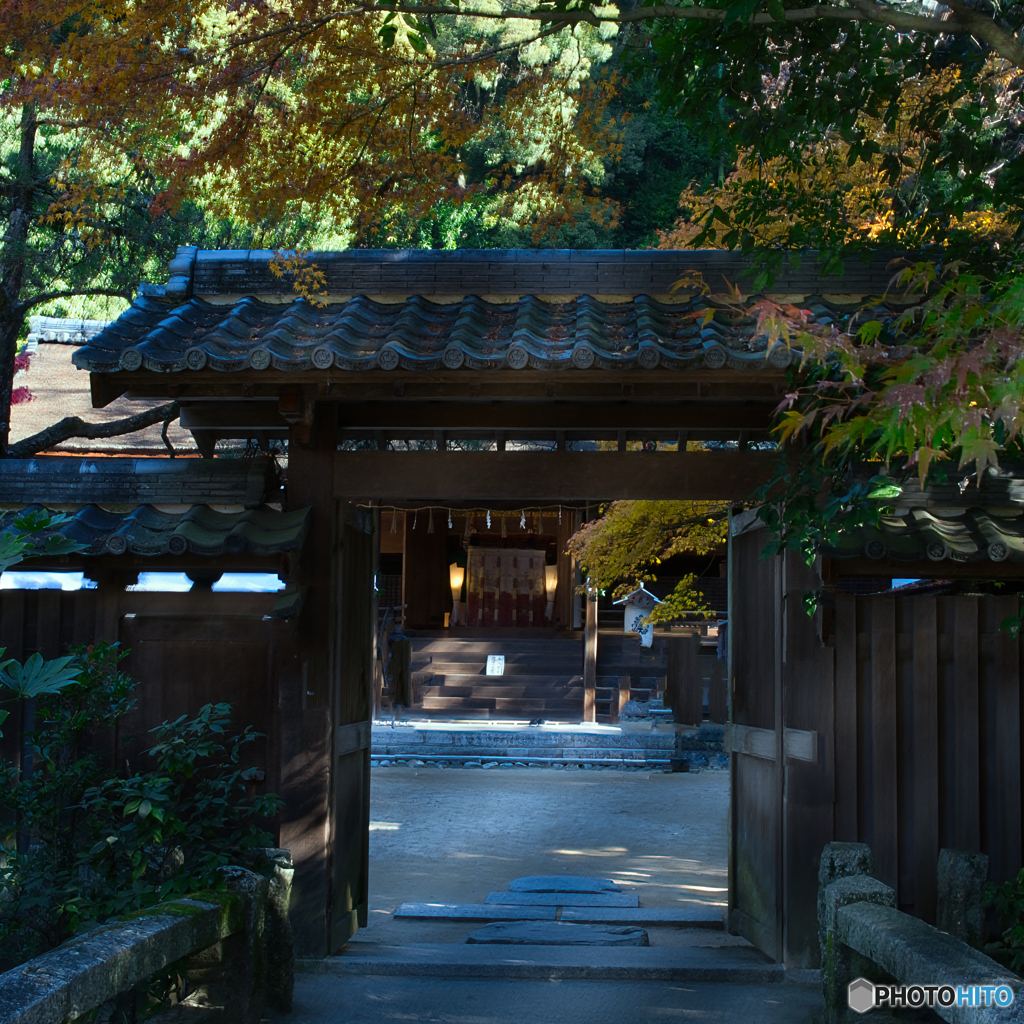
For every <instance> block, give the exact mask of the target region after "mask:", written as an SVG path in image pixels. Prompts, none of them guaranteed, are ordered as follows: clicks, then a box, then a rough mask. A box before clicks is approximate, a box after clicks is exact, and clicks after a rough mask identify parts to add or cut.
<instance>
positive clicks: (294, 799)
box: [276, 403, 337, 957]
mask: <svg viewBox="0 0 1024 1024" xmlns="http://www.w3.org/2000/svg"><path fill="white" fill-rule="evenodd" d="M303 410H306V406H305V404H303ZM306 411H308V415H304V416H303V418H302V419H301V420H299V421H297V422H294V423H293V424H292V427H291V429H290V430H289V439H288V490H287V508H288V510H289V511H293V510H295V509H300V508H307V507H309V508H311V509H312V511H311V514H310V529H309V534H308V536H307V537H306V541H305V544H304V546H303V552H302V556H301V558H300V559H299V563H298V566H297V569H296V571H295V573H294V574H293V578H292V579H291V580H290V581H289V582H291V583H293V584H295V585H297V586H300V587H305V588H306V590H307V594H306V600H305V602H304V604H303V608H302V613H301V615H300V617H299V620H298V622H297V623H296V626H295V631H294V634H293V637H292V642H293V646H292V648H291V650H290V651H289V652H288V653H287V654H285V653H284V651H282V655H281V657H280V658H279V659H278V664H277V666H276V672H277V684H278V705H279V708H280V720H279V725H278V728H279V729H280V731H281V740H280V748H279V749H280V751H281V766H280V773H281V775H280V778H281V788H280V795H281V797H282V798H283V800H284V810H283V811H282V813H281V826H280V844H281V846H282V847H285V848H287V849H290V850H291V851H292V859H293V861H294V863H295V881H294V884H293V888H292V899H291V910H290V917H291V924H292V930H293V933H294V938H295V952H296V954H297V955H299V956H314V957H317V956H324V955H325V954H326V953H328V952H329V949H328V934H329V929H330V905H329V902H330V891H331V871H332V863H331V850H330V838H331V825H330V817H331V812H330V806H331V803H330V794H331V731H332V730H331V709H330V706H329V702H330V695H331V691H332V686H331V683H332V680H333V677H334V675H335V674H336V666H335V664H334V657H333V655H334V643H333V637H332V627H333V623H334V616H335V609H336V604H337V595H336V594H335V592H334V591H335V590H336V587H335V586H334V585H333V584H334V583H335V582H336V578H337V565H336V562H337V552H336V550H335V547H336V543H337V538H336V536H335V515H334V495H333V467H334V458H333V457H334V448H335V426H334V422H333V416H332V415H331V412H332V410H331V408H330V407H326V408H324V407H323V404H322V403H321V406H320V407H319V408H316V407H314V408H312V409H309V410H306ZM306 420H308V422H304V421H306Z"/></svg>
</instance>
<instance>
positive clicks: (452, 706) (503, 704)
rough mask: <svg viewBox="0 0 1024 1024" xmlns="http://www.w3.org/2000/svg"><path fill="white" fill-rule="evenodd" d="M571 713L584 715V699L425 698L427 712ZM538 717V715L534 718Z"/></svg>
mask: <svg viewBox="0 0 1024 1024" xmlns="http://www.w3.org/2000/svg"><path fill="white" fill-rule="evenodd" d="M462 708H465V709H466V710H474V709H475V710H478V711H569V710H570V709H571V708H575V710H576V714H577V715H582V714H583V703H582V698H581V699H580V700H578V701H573V702H569V701H563V700H550V701H549V700H546V699H545V698H542V697H535V698H530V697H520V698H515V697H431V696H429V695H425V696H424V697H423V709H424V710H425V711H458V710H460V709H462ZM532 717H536V715H534V716H532Z"/></svg>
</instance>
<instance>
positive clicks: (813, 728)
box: [726, 512, 835, 967]
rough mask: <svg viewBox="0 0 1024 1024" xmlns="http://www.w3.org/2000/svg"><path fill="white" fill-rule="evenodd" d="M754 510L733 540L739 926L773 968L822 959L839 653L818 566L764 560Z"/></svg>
mask: <svg viewBox="0 0 1024 1024" xmlns="http://www.w3.org/2000/svg"><path fill="white" fill-rule="evenodd" d="M757 527H758V524H757V522H756V520H754V519H753V513H750V512H748V513H744V514H743V515H742V516H737V517H735V518H734V519H733V520H732V528H731V529H730V536H729V573H730V586H729V602H730V608H729V683H730V693H731V700H730V709H729V710H730V714H729V726H728V733H727V737H726V741H727V747H728V749H729V750H730V752H731V756H730V764H729V770H730V772H731V782H732V788H731V804H730V822H729V824H730V829H729V929H730V931H732V932H733V933H735V934H739V935H742V936H744V938H746V939H747V940H748V941H750V942H751V943H753V944H754V945H755V946H757V947H758V948H759V949H761V950H763V951H764V952H765V953H767V954H768V955H769V956H771V957H772V958H773V959H774V960H776V961H778V962H780V963H783V962H784V963H786V964H788V965H791V966H794V967H813V966H815V965H816V964H817V963H818V962H819V955H820V954H819V951H818V935H817V915H816V905H817V884H818V862H819V860H820V855H821V850H822V847H823V846H824V844H825V843H826V842H828V841H829V840H830V839H831V838H832V836H833V804H834V801H835V773H834V753H833V741H832V734H833V728H834V701H833V690H834V670H835V649H834V647H832V646H830V645H829V644H826V643H823V641H822V638H821V635H820V632H821V625H822V619H821V611H820V610H819V611H818V612H817V613H815V615H814V616H812V617H808V615H807V614H806V612H805V610H804V598H805V597H806V596H807V594H808V593H809V592H811V593H813V592H816V591H820V588H821V579H820V577H819V576H818V572H817V570H816V569H815V568H811V567H808V566H807V565H805V564H804V563H803V562H802V561H801V560H800V559H799V558H798V557H797V556H796V555H795V554H793V553H792V552H788V553H786V554H784V555H777V556H774V557H772V558H769V559H762V558H761V550H762V549H763V548H764V545H765V543H766V541H767V540H768V537H767V536H766V534H765V531H764V530H763V529H759V528H757Z"/></svg>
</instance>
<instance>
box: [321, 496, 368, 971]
mask: <svg viewBox="0 0 1024 1024" xmlns="http://www.w3.org/2000/svg"><path fill="white" fill-rule="evenodd" d="M338 518H339V522H338V536H339V537H340V545H341V571H340V579H339V593H338V601H337V609H338V617H337V625H336V630H335V644H336V651H337V663H338V671H337V674H336V675H337V687H336V688H335V691H334V694H333V699H332V705H333V706H332V715H331V718H332V721H333V722H334V723H335V724H334V754H333V763H334V772H333V773H332V775H333V782H332V785H333V793H332V800H333V806H334V814H333V821H332V843H331V845H332V856H333V862H334V863H333V894H332V899H333V909H332V913H331V941H330V944H331V950H332V952H333V951H337V950H338V949H340V948H341V947H342V946H343V945H344V944H345V943H346V942H347V941H348V940H349V939H350V938H351V937H352V936H353V935H354V934H355V932H356V930H357V929H358V928H364V927H366V915H367V906H368V903H369V859H370V721H371V716H372V709H373V691H372V681H373V624H374V618H375V609H374V605H373V565H374V535H373V519H372V518H371V516H370V515H369V514H366V513H364V512H362V511H360V510H359V509H356V508H355V507H354V506H351V505H340V506H339V514H338Z"/></svg>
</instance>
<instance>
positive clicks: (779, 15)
mask: <svg viewBox="0 0 1024 1024" xmlns="http://www.w3.org/2000/svg"><path fill="white" fill-rule="evenodd" d="M764 8H765V10H766V11H767V12H768V13H769V14H770V15H771V16H772V17H773V18H774V19H775V20H776V21H778V22H784V21H785V20H786V8H785V7H784V6H783V4H782V0H768V3H766V4H765V5H764Z"/></svg>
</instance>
